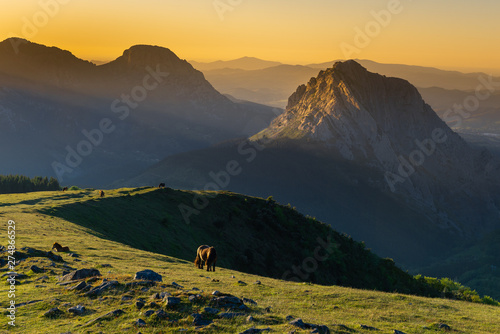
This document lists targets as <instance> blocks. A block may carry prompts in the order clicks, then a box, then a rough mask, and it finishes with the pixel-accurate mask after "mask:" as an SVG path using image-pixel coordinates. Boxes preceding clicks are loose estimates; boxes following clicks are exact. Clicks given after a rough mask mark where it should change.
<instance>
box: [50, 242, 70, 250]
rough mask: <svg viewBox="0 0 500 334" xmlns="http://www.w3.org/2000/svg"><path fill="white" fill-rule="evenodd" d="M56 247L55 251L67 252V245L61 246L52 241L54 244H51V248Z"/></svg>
mask: <svg viewBox="0 0 500 334" xmlns="http://www.w3.org/2000/svg"><path fill="white" fill-rule="evenodd" d="M54 248H55V249H56V251H57V252H69V247H67V246H64V247H63V246H61V245H59V244H58V243H57V242H54V244H53V245H52V249H54Z"/></svg>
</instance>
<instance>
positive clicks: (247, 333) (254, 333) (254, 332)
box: [239, 327, 271, 334]
mask: <svg viewBox="0 0 500 334" xmlns="http://www.w3.org/2000/svg"><path fill="white" fill-rule="evenodd" d="M270 331H271V328H269V327H267V328H263V329H258V328H255V327H251V328H249V329H247V330H245V331H243V332H240V333H239V334H258V333H262V332H270Z"/></svg>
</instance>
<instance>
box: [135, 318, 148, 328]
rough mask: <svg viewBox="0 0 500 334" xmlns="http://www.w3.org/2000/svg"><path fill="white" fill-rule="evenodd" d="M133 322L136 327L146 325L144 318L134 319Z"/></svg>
mask: <svg viewBox="0 0 500 334" xmlns="http://www.w3.org/2000/svg"><path fill="white" fill-rule="evenodd" d="M135 324H136V325H137V326H138V327H144V326H146V322H145V321H144V320H142V319H137V320H136V321H135Z"/></svg>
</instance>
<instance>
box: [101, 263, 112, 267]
mask: <svg viewBox="0 0 500 334" xmlns="http://www.w3.org/2000/svg"><path fill="white" fill-rule="evenodd" d="M101 267H103V268H112V267H113V266H112V265H110V264H109V263H104V264H101Z"/></svg>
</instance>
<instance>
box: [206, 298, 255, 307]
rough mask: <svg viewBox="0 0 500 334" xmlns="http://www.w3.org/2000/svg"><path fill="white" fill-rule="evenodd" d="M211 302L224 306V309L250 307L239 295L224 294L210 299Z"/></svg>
mask: <svg viewBox="0 0 500 334" xmlns="http://www.w3.org/2000/svg"><path fill="white" fill-rule="evenodd" d="M210 303H211V304H213V305H214V306H217V307H220V308H224V309H231V310H234V309H240V310H247V309H248V307H247V306H246V305H245V304H243V301H242V300H241V299H239V298H238V297H235V296H232V295H228V296H223V297H215V298H213V299H212V300H211V301H210Z"/></svg>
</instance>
